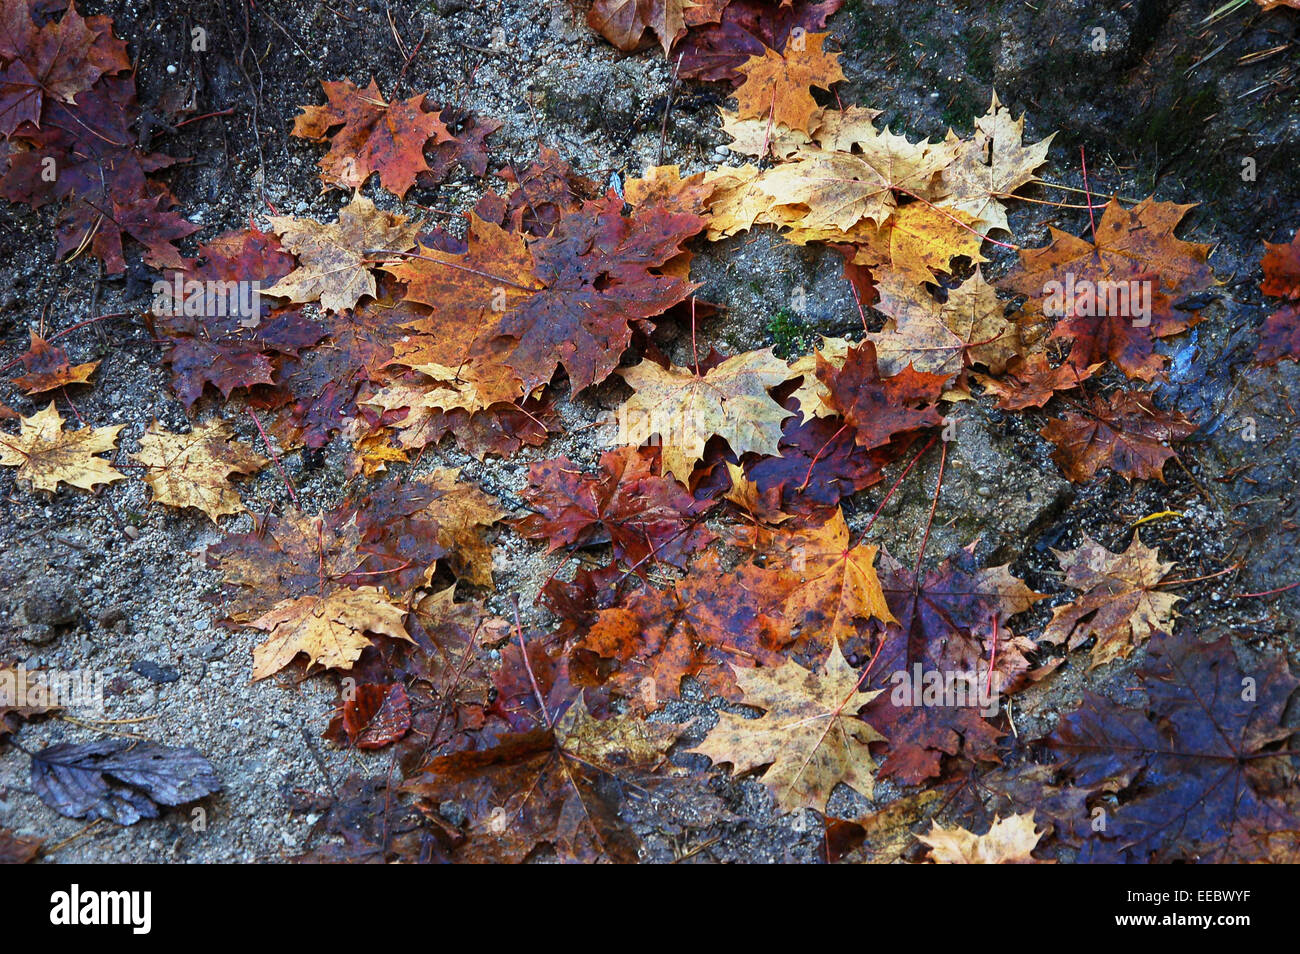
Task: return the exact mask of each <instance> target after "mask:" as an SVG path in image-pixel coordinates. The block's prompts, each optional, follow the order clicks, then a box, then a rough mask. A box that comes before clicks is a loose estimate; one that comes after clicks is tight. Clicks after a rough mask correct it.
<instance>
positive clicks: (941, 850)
mask: <svg viewBox="0 0 1300 954" xmlns="http://www.w3.org/2000/svg"><path fill="white" fill-rule="evenodd" d="M916 837H917V839H919V840H920V841H921V842H922V843H923V844H926V845H928V846H929V847H930V860H931V861H932V862H934V863H935V864H940V865H1037V864H1042V863H1043V862H1041V861H1039V860H1038V859H1037V858H1035V857H1034V856H1033V855H1032V854H1030V852H1032V851H1033V850H1034V848H1035V846H1037V844H1038V841H1039V839H1040V838H1042V837H1043V833H1042V832H1041V831H1038V830H1037V827H1036V826H1035V824H1034V813H1033V812H1032V811H1031V812H1027V813H1025V814H1022V815H1011V816H1010V817H1008V818H998V817H997V816H994V818H993V824H992V825H991V826H990V827H989V830H988V831H987V832H985V833H984V834H983V835H976V834H974V833H973V832H969V831H967V830H966V829H965V828H961V827H954V828H944V827H943V826H942V825H940V824H939V823H938V822H931V828H930V831H929V833H928V834H924V835H917V836H916Z"/></svg>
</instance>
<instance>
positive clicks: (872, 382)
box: [817, 341, 947, 448]
mask: <svg viewBox="0 0 1300 954" xmlns="http://www.w3.org/2000/svg"><path fill="white" fill-rule="evenodd" d="M817 377H818V379H820V380H821V382H822V384H824V385H826V388H827V390H828V391H829V393H830V404H831V405H832V406H833V407H834V408H835V409H836V410H838V411H839V412H840V413H841V414H843V415H844V419H845V420H846V421H848V423H849V424H850V425H852V426H853V428H854V429H855V431H856V432H857V433H856V439H857V442H858V444H859V445H861V446H863V447H867V448H872V447H882V446H884V445H885V444H888V443H889V442H890V441H891V440H893V439H894V438H895V437H897V436H899V435H904V434H908V433H910V432H913V431H918V430H922V429H923V428H926V427H932V426H934V425H937V424H941V423H943V418H942V417H941V416H940V414H939V412H938V411H937V410H936V409H935V405H934V401H936V400H937V399H938V398H939V395H940V393H941V392H942V388H943V385H944V382H945V381H946V380H947V376H946V375H942V374H927V373H924V372H921V371H916V370H914V369H912V368H911V367H908V368H904V369H903V370H902V371H901V372H899V373H898V374H895V375H888V376H882V375H881V374H880V369H879V365H878V363H877V358H876V346H875V345H874V344H873V343H872V342H870V341H864V342H862V343H861V344H860V345H858V346H857V347H855V348H851V349H849V351H848V352H847V353H846V354H845V356H844V363H843V364H842V365H841V366H839V367H836V366H835V364H834V363H833V362H830V361H826V360H825V359H823V358H821V357H818V361H817ZM914 405H922V406H920V407H916V406H914Z"/></svg>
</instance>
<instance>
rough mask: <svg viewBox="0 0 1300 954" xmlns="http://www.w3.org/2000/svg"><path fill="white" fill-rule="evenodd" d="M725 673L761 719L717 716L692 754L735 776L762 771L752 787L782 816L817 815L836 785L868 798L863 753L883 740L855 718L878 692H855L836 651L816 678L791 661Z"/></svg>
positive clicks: (871, 780) (855, 678)
mask: <svg viewBox="0 0 1300 954" xmlns="http://www.w3.org/2000/svg"><path fill="white" fill-rule="evenodd" d="M732 668H733V669H735V672H736V683H737V684H738V685H739V686H740V688H741V690H742V691H743V693H744V699H743V700H742V702H743V703H744V704H745V705H747V706H754V707H756V708H759V709H763V710H765V711H764V713H763V716H762V717H761V718H758V719H746V718H744V717H743V716H738V715H735V714H733V713H730V712H720V713H718V724H717V725H716V726H714V728H713V729H712V731H710V732H709V734H708V735H707V736H706V737H705V739H704V741H703V742H701V743H700V744H699V745H698V746H696V747H695V748H694V749H692V750H691V751H692V752H695V753H698V754H700V755H705V756H708V757H709V758H710V759H711V760H712V761H713V762H715V763H720V762H730V763H731V766H732V770H733V772H734V773H735V774H741V773H744V772H748V771H750V770H752V769H755V768H758V767H759V766H762V765H767V766H768V769H767V771H766V772H764V773H763V776H762V778H761V779H760V781H761V782H762V783H763V784H764V785H766V786H767V787H768V789H769V790H770V791H771V792H772V794H773V795H774V796H775V798H776V803H777V805H778V806H779V807H780V808H781V810H782V811H787V812H789V811H794V810H796V809H799V808H804V807H808V808H815V809H817V810H818V811H821V812H824V811H825V810H826V801H827V799H829V798H830V796H831V791H832V790H833V789H834V788H835V786H836V785H838V784H839V783H840V782H843V783H844V784H845V785H848V786H849V787H851V788H853V789H856V790H857V791H859V792H861V793H862V794H863V795H865V796H867V798H870V797H871V796H872V792H873V791H874V789H875V771H876V763H875V761H874V760H873V759H872V757H871V752H870V750H869V746H870V745H871V743H872V742H880V741H883V740H884V736H882V735H881V734H880V733H879V732H877V731H876V730H875V729H874V728H872V727H871V726H870V725H869V724H868V723H866V722H864V721H863V720H862V719H860V718H858V715H857V712H858V710H859V709H860V708H862V706H864V705H866V704H867V703H868V702H870V701H871V700H872V699H874V698H875V697H876V696H878V695H879V694H880V690H876V691H874V692H862V691H861V690H860V689H859V688H858V686H859V674H858V672H857V670H855V669H854V668H853V667H852V666H850V665H849V664H848V663H847V662H845V661H844V655H843V653H841V652H840V647H839V645H838V644H832V646H831V652H830V657H829V658H828V659H827V661H826V665H825V666H824V667H823V668H822V669H821V670H820V671H813V670H808V669H805V668H803V667H802V666H800V665H799V664H798V663H796V662H794V661H787V662H786V663H785V664H784V665H782V666H781V667H780V668H777V669H766V668H740V667H736V666H733V667H732Z"/></svg>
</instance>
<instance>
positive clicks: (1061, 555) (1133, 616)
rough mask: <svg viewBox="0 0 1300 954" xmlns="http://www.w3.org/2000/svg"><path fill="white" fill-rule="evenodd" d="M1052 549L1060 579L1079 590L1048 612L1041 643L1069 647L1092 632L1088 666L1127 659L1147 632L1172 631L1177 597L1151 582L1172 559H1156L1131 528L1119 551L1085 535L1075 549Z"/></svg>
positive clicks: (1162, 574) (1164, 571)
mask: <svg viewBox="0 0 1300 954" xmlns="http://www.w3.org/2000/svg"><path fill="white" fill-rule="evenodd" d="M1052 552H1053V553H1055V554H1056V558H1057V560H1059V561H1060V563H1061V569H1062V570H1064V571H1065V582H1066V584H1067V585H1069V586H1070V587H1072V588H1073V589H1076V590H1079V591H1080V592H1081V593H1083V595H1082V596H1080V597H1079V598H1078V599H1076V600H1075V601H1074V602H1072V603H1067V604H1066V605H1065V606H1058V607H1057V608H1056V609H1054V610H1053V611H1052V619H1051V621H1050V622H1049V623H1048V624H1047V626H1046V628H1045V629H1044V630H1043V635H1042V636H1041V637H1039V639H1040V640H1041V641H1042V642H1045V643H1054V644H1060V643H1065V644H1066V648H1067V649H1074V648H1076V647H1077V646H1079V645H1080V644H1081V643H1083V642H1086V641H1087V640H1089V639H1093V638H1094V637H1095V638H1096V644H1095V645H1094V646H1093V648H1092V658H1091V659H1090V661H1089V663H1088V668H1089V669H1096V668H1097V667H1098V666H1102V665H1105V664H1106V663H1108V662H1110V661H1112V660H1114V659H1127V658H1128V657H1129V656H1130V655H1131V654H1132V652H1133V650H1134V649H1135V648H1137V647H1138V646H1140V645H1142V644H1143V643H1144V642H1146V641H1147V640H1148V639H1149V638H1150V637H1151V635H1152V634H1153V633H1168V632H1172V627H1173V623H1174V619H1175V618H1176V617H1177V615H1178V614H1177V613H1175V612H1174V604H1175V603H1177V602H1178V601H1179V599H1180V597H1177V596H1174V595H1173V594H1172V593H1158V592H1156V587H1158V586H1159V585H1160V582H1161V581H1162V580H1163V579H1164V578H1165V576H1166V575H1167V574H1168V573H1169V571H1170V569H1171V568H1172V567H1173V563H1162V562H1161V561H1160V554H1159V552H1158V551H1156V550H1155V549H1153V548H1148V547H1145V546H1143V545H1142V540H1141V539H1140V538H1139V537H1138V534H1137V531H1136V530H1134V531H1133V542H1132V543H1130V544H1129V548H1128V549H1127V550H1125V551H1124V552H1123V553H1112V552H1110V551H1109V550H1107V549H1106V548H1105V547H1103V546H1102V545H1101V544H1100V543H1098V542H1097V541H1095V540H1092V539H1090V538H1089V537H1087V536H1086V535H1085V536H1084V538H1083V544H1082V545H1081V546H1079V548H1078V549H1076V550H1070V551H1062V550H1053V551H1052Z"/></svg>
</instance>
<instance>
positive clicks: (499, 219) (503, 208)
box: [475, 146, 636, 238]
mask: <svg viewBox="0 0 1300 954" xmlns="http://www.w3.org/2000/svg"><path fill="white" fill-rule="evenodd" d="M498 174H499V175H500V177H501V178H502V179H504V180H505V181H506V182H508V183H510V185H511V188H510V192H509V194H508V195H506V196H505V198H502V197H501V196H498V195H496V194H495V193H492V192H488V193H485V194H484V195H483V198H482V199H480V200H479V202H478V205H477V206H475V212H476V213H477V214H478V215H479V216H480V217H481V218H483V219H486V220H487V221H489V222H491V223H492V224H494V225H501V226H505V227H506V228H508V229H510V230H511V231H513V232H524V233H527V234H528V235H533V236H537V237H538V238H541V237H543V236H546V235H550V234H551V233H552V232H553V231H555V226H556V225H557V224H558V223H559V221H560V219H561V218H563V217H564V216H566V215H569V214H570V213H572V212H577V211H578V210H579V209H580V208H582V203H583V202H584V201H586V200H588V199H598V198H600V196H601V195H602V194H603V190H602V189H601V186H600V183H598V182H596V181H594V180H592V179H589V178H587V177H586V176H583V175H579V174H578V173H577V172H575V171H574V170H573V167H572V166H570V165H569V164H568V163H567V162H565V161H564V159H563V158H562V157H561V156H560V154H559V153H558V152H556V151H555V150H554V149H551V148H549V147H547V146H542V147H541V148H540V149H539V150H538V155H537V160H536V161H535V162H533V163H531V164H530V165H529V166H528V168H526V169H524V171H523V172H519V171H518V170H517V169H515V167H514V166H512V165H507V166H506V167H505V168H504V169H502V170H501V171H500V173H498ZM633 204H634V205H635V204H636V203H633Z"/></svg>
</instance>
